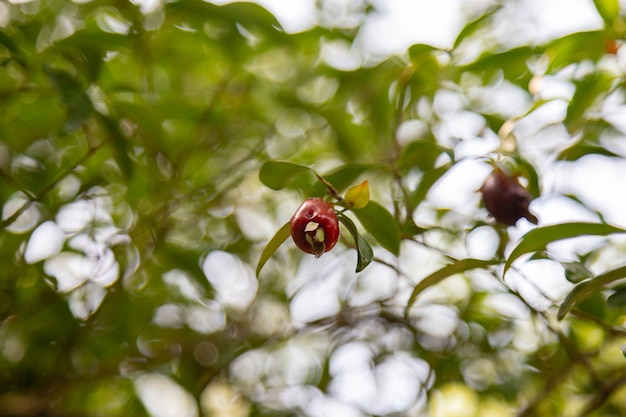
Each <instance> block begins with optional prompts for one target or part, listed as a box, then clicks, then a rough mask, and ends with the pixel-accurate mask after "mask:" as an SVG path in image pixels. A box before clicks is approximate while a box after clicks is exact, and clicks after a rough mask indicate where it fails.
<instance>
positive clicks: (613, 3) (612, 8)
mask: <svg viewBox="0 0 626 417" xmlns="http://www.w3.org/2000/svg"><path fill="white" fill-rule="evenodd" d="M593 4H594V5H595V6H596V9H597V10H598V13H600V16H602V19H604V23H605V25H606V27H607V28H611V27H613V23H614V22H615V19H616V18H617V16H618V15H619V1H618V0H593Z"/></svg>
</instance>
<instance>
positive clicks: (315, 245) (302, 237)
mask: <svg viewBox="0 0 626 417" xmlns="http://www.w3.org/2000/svg"><path fill="white" fill-rule="evenodd" d="M290 225H291V237H292V238H293V241H294V242H295V244H296V246H298V247H299V248H300V249H301V250H302V251H303V252H306V253H312V254H313V255H315V257H316V258H319V257H320V256H322V255H323V254H324V252H328V251H329V250H331V249H332V248H333V247H334V246H335V244H336V243H337V239H339V221H338V220H337V214H336V213H335V209H333V207H332V206H331V205H330V204H328V203H327V202H325V201H324V200H322V199H321V198H316V197H311V198H307V199H306V200H304V202H303V203H302V204H301V205H300V207H298V210H296V212H295V213H294V215H293V217H292V218H291V222H290Z"/></svg>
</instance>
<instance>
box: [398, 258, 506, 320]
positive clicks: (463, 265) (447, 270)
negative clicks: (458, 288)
mask: <svg viewBox="0 0 626 417" xmlns="http://www.w3.org/2000/svg"><path fill="white" fill-rule="evenodd" d="M497 263H499V261H498V260H483V259H472V258H469V259H462V260H460V261H455V262H454V263H452V264H450V265H446V266H444V267H443V268H441V269H439V270H437V271H435V272H433V273H432V274H430V275H428V276H427V277H426V278H424V279H423V280H421V281H420V282H419V283H418V284H417V285H416V286H415V288H413V292H411V296H410V297H409V301H408V302H407V305H406V308H405V310H404V314H405V316H406V315H408V313H409V310H410V309H411V307H412V306H413V304H415V301H417V296H418V295H420V294H421V293H422V292H423V291H424V290H425V289H427V288H430V287H432V286H433V285H435V284H438V283H440V282H441V281H443V280H444V279H446V278H448V277H449V276H452V275H454V274H458V273H460V272H465V271H469V270H470V269H476V268H485V267H487V266H490V265H495V264H497Z"/></svg>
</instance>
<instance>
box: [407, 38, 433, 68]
mask: <svg viewBox="0 0 626 417" xmlns="http://www.w3.org/2000/svg"><path fill="white" fill-rule="evenodd" d="M436 50H437V48H435V47H434V46H432V45H426V44H423V43H418V44H415V45H411V47H410V48H409V58H410V59H411V61H413V62H416V63H418V64H419V63H421V62H422V61H424V60H425V59H429V58H430V57H431V55H430V53H431V52H432V51H436Z"/></svg>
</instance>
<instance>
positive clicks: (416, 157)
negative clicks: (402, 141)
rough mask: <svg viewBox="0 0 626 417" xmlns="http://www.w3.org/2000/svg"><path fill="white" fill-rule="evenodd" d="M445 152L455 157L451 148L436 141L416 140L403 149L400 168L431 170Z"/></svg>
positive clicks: (402, 170)
mask: <svg viewBox="0 0 626 417" xmlns="http://www.w3.org/2000/svg"><path fill="white" fill-rule="evenodd" d="M444 152H446V153H447V154H448V155H450V157H451V158H452V157H453V153H452V151H451V150H449V149H446V148H444V147H442V146H440V145H439V144H437V143H436V142H434V141H431V140H416V141H414V142H411V143H409V144H408V145H407V146H406V147H405V148H404V149H403V150H402V154H401V155H400V158H399V160H398V169H399V170H400V171H401V172H408V171H409V170H410V169H412V168H418V169H419V170H420V171H422V172H426V171H430V170H432V169H433V167H434V166H435V162H436V161H437V158H439V156H440V155H441V154H442V153H444Z"/></svg>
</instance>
